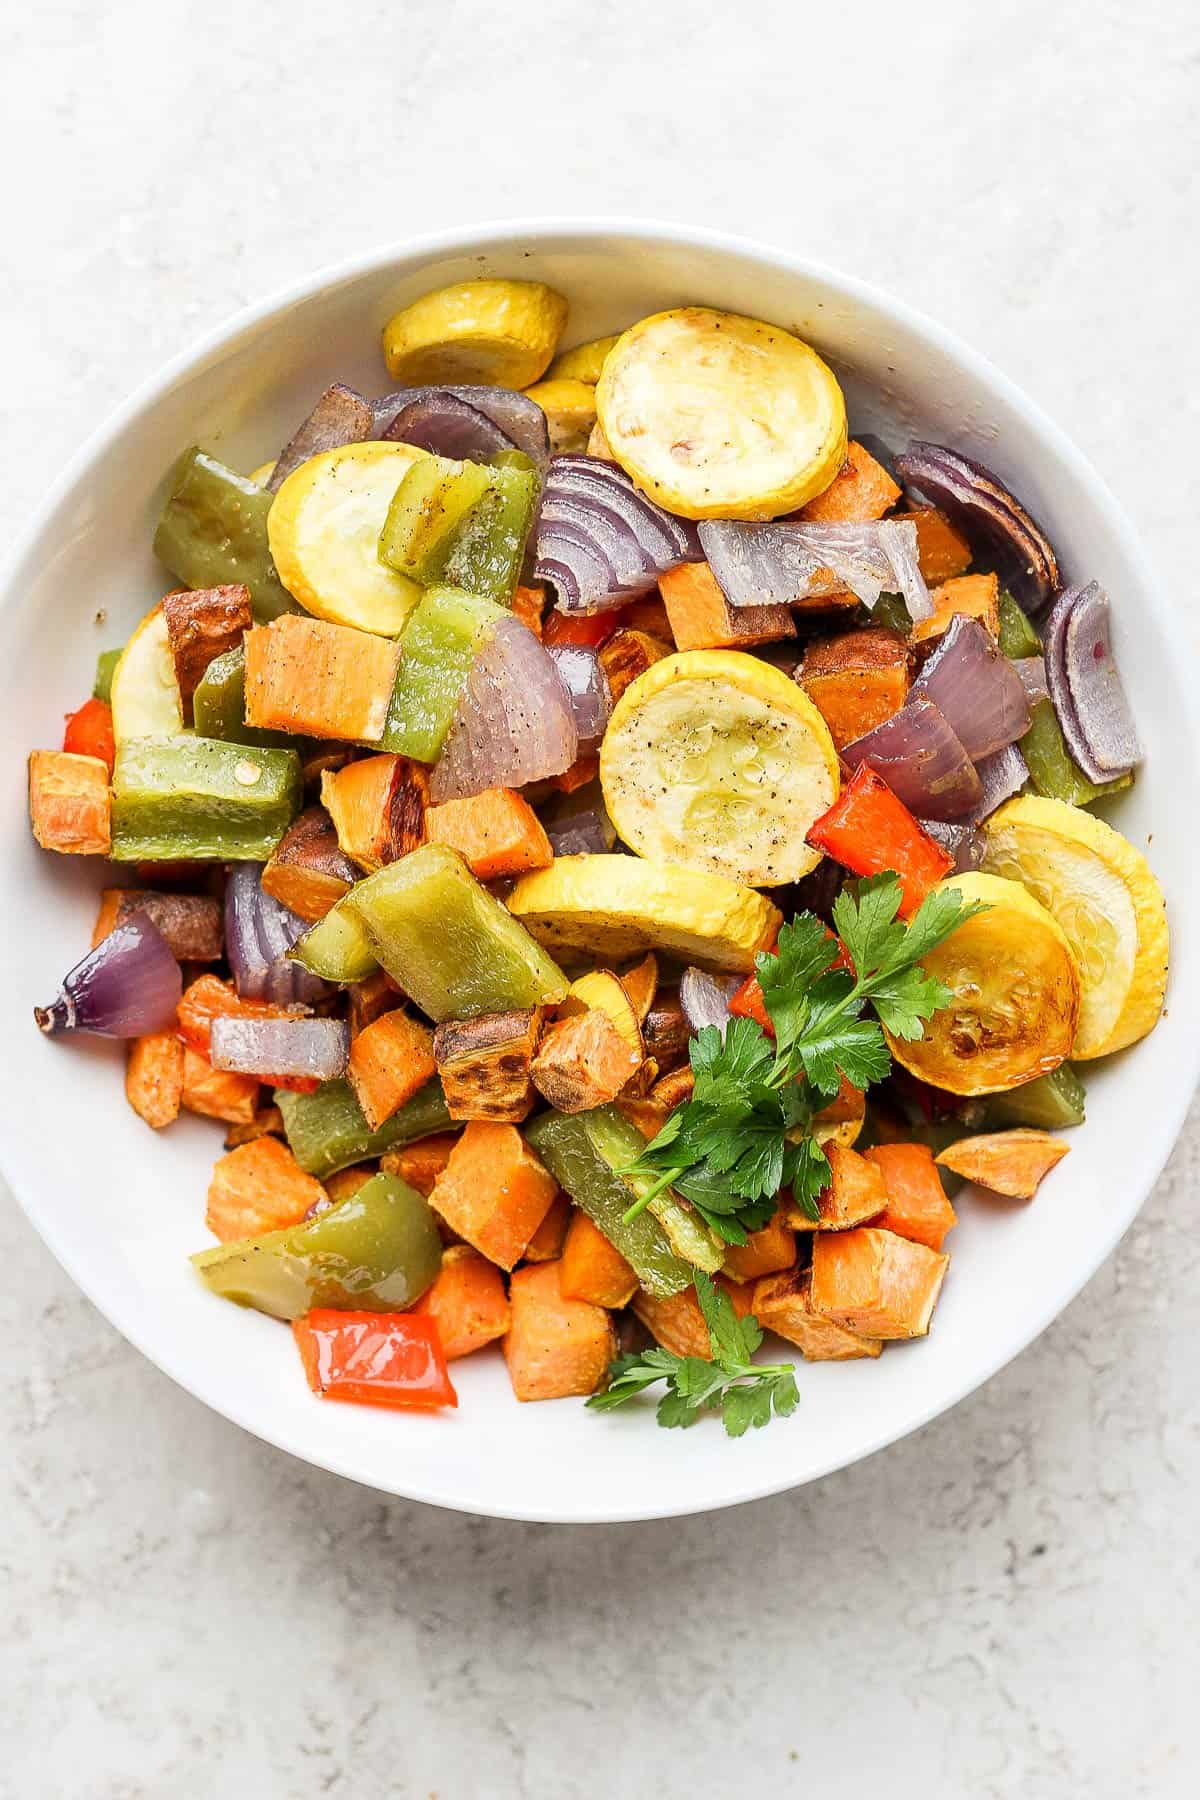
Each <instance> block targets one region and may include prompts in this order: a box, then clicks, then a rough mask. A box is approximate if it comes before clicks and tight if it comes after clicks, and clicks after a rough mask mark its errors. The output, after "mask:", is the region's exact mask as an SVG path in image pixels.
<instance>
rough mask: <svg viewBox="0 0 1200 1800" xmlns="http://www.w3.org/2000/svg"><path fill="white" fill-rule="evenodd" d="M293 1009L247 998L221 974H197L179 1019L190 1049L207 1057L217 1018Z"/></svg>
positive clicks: (268, 1015) (273, 1015)
mask: <svg viewBox="0 0 1200 1800" xmlns="http://www.w3.org/2000/svg"><path fill="white" fill-rule="evenodd" d="M293 1012H294V1009H293V1008H290V1007H287V1006H273V1005H272V1004H271V1002H270V1001H269V1000H244V999H243V998H242V997H241V995H240V994H239V993H238V992H237V990H236V989H235V987H234V985H233V983H232V981H222V980H221V977H220V976H219V975H197V977H196V979H195V981H190V982H189V983H188V985H187V987H185V988H184V990H183V998H182V999H181V1000H180V1002H179V1006H178V1008H177V1009H176V1014H175V1018H176V1022H177V1023H178V1026H179V1035H180V1037H181V1038H182V1039H183V1041H184V1043H185V1044H186V1045H187V1046H188V1048H189V1050H196V1051H198V1052H199V1053H200V1055H201V1056H204V1057H207V1056H208V1050H209V1045H210V1043H211V1041H212V1023H213V1020H214V1019H286V1018H289V1017H291V1016H292V1014H293ZM184 1104H185V1105H186V1104H187V1102H186V1101H185V1102H184ZM218 1116H219V1117H220V1116H223V1115H218Z"/></svg>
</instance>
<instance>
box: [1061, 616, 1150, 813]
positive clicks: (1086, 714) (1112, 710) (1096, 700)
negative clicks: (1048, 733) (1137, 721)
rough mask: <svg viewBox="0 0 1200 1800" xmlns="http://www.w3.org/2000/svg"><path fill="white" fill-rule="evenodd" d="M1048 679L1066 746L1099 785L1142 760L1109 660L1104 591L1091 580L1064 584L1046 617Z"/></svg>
mask: <svg viewBox="0 0 1200 1800" xmlns="http://www.w3.org/2000/svg"><path fill="white" fill-rule="evenodd" d="M1045 657H1046V685H1047V686H1048V688H1049V690H1050V699H1051V701H1052V702H1053V705H1054V711H1055V713H1056V715H1057V717H1058V722H1059V725H1060V726H1061V728H1062V734H1063V736H1064V738H1065V739H1066V741H1067V748H1068V749H1069V750H1070V752H1071V755H1072V756H1073V757H1074V759H1075V761H1076V762H1077V763H1078V765H1079V767H1080V768H1081V769H1082V771H1083V773H1084V774H1085V775H1086V777H1087V779H1088V780H1089V781H1091V782H1094V783H1096V785H1097V786H1102V785H1103V784H1104V783H1105V782H1107V781H1112V780H1113V779H1114V778H1115V777H1116V776H1119V775H1125V774H1127V773H1128V772H1129V770H1130V769H1132V768H1133V766H1134V764H1135V763H1136V762H1138V761H1139V760H1140V757H1141V750H1140V747H1139V745H1138V738H1137V730H1136V728H1135V726H1134V722H1133V715H1132V713H1131V711H1130V708H1129V702H1128V700H1127V699H1126V697H1125V690H1124V688H1123V686H1122V685H1121V677H1120V675H1119V673H1118V672H1117V666H1116V663H1115V661H1114V660H1113V654H1112V645H1111V642H1110V640H1109V630H1108V596H1107V594H1106V593H1105V592H1104V590H1103V588H1101V587H1100V586H1098V584H1097V583H1096V582H1094V581H1092V582H1089V583H1088V585H1087V587H1085V588H1065V589H1064V590H1063V592H1062V593H1061V594H1059V595H1058V596H1057V598H1056V599H1055V602H1054V605H1053V606H1052V607H1051V609H1050V614H1049V617H1048V618H1047V620H1046V631H1045Z"/></svg>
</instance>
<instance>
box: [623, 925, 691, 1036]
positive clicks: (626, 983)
mask: <svg viewBox="0 0 1200 1800" xmlns="http://www.w3.org/2000/svg"><path fill="white" fill-rule="evenodd" d="M618 980H619V981H620V983H621V986H622V987H623V988H624V989H625V992H626V994H627V995H628V998H629V1004H630V1006H632V1008H633V1010H634V1015H635V1017H636V1018H637V1022H638V1024H639V1025H643V1026H644V1025H645V1023H646V1019H647V1017H648V1015H649V1012H650V1008H651V1007H652V1006H653V1005H654V996H655V994H656V993H657V992H658V958H657V957H656V956H655V954H654V952H653V950H648V951H647V952H646V954H645V956H643V958H642V960H641V962H639V963H634V965H633V967H632V969H623V970H622V971H621V973H620V975H619V976H618ZM682 1010H683V1009H682V1008H680V1016H681V1017H682ZM642 1041H643V1044H644V1043H645V1032H643V1033H642ZM655 1060H656V1061H657V1058H656V1059H655Z"/></svg>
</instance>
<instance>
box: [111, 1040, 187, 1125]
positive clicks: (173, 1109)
mask: <svg viewBox="0 0 1200 1800" xmlns="http://www.w3.org/2000/svg"><path fill="white" fill-rule="evenodd" d="M125 1097H126V1099H127V1100H128V1101H129V1104H130V1106H132V1108H133V1110H134V1112H135V1113H136V1114H137V1115H138V1118H139V1119H145V1121H146V1123H147V1125H152V1126H153V1127H154V1129H155V1131H161V1130H162V1128H163V1126H164V1125H170V1124H171V1123H172V1121H173V1120H175V1119H177V1118H178V1117H179V1109H180V1106H181V1105H182V1104H183V1043H182V1041H181V1039H180V1038H179V1037H178V1036H177V1034H176V1033H175V1032H173V1031H155V1032H152V1033H150V1034H149V1035H148V1036H146V1037H140V1038H134V1040H133V1042H132V1043H131V1044H130V1046H129V1053H128V1056H127V1058H126V1062H125Z"/></svg>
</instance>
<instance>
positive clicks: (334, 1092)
mask: <svg viewBox="0 0 1200 1800" xmlns="http://www.w3.org/2000/svg"><path fill="white" fill-rule="evenodd" d="M275 1104H276V1106H277V1107H278V1108H279V1110H280V1112H281V1113H282V1114H283V1129H284V1131H285V1132H286V1133H287V1141H288V1143H289V1144H290V1145H291V1149H292V1155H293V1156H294V1157H295V1158H296V1161H297V1162H298V1163H299V1164H300V1167H301V1168H302V1169H303V1170H304V1171H305V1173H306V1174H308V1175H315V1176H316V1178H317V1180H318V1181H324V1179H325V1177H326V1176H327V1175H336V1173H337V1171H338V1170H339V1169H348V1168H349V1167H350V1165H351V1164H352V1163H359V1162H366V1161H367V1160H368V1158H370V1157H373V1156H382V1155H383V1153H384V1151H385V1150H396V1149H398V1148H399V1147H400V1146H401V1145H403V1144H411V1143H413V1142H415V1140H416V1139H417V1138H423V1137H429V1136H430V1135H431V1134H432V1133H433V1132H435V1131H446V1130H448V1129H450V1127H451V1124H452V1121H451V1118H450V1113H449V1110H448V1108H447V1106H446V1096H445V1095H444V1094H443V1092H442V1084H441V1082H440V1081H439V1080H438V1079H437V1077H436V1076H434V1077H433V1079H432V1080H430V1081H427V1082H426V1083H425V1086H424V1087H423V1088H418V1090H417V1092H416V1093H415V1094H414V1095H413V1097H412V1099H411V1100H406V1101H405V1103H404V1105H403V1106H401V1107H398V1108H397V1109H396V1111H395V1112H394V1113H393V1114H392V1116H391V1118H390V1119H386V1120H385V1121H384V1123H383V1124H382V1125H381V1126H380V1127H379V1130H378V1131H372V1130H371V1127H370V1126H369V1125H368V1124H367V1121H366V1120H365V1119H364V1118H363V1114H362V1108H361V1106H360V1105H359V1104H358V1101H357V1100H356V1099H355V1097H354V1090H353V1088H352V1087H351V1086H350V1084H349V1083H348V1082H346V1081H325V1082H322V1084H321V1086H320V1087H319V1088H318V1089H317V1091H316V1093H315V1094H293V1093H292V1092H290V1091H289V1090H288V1089H286V1088H277V1089H276V1091H275Z"/></svg>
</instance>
